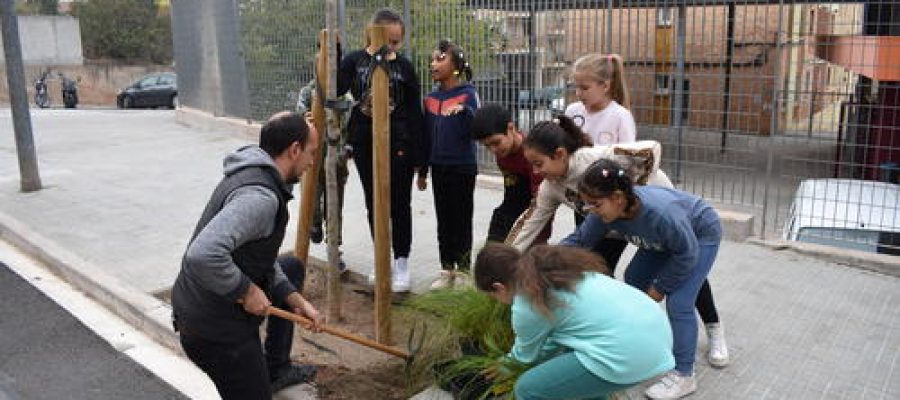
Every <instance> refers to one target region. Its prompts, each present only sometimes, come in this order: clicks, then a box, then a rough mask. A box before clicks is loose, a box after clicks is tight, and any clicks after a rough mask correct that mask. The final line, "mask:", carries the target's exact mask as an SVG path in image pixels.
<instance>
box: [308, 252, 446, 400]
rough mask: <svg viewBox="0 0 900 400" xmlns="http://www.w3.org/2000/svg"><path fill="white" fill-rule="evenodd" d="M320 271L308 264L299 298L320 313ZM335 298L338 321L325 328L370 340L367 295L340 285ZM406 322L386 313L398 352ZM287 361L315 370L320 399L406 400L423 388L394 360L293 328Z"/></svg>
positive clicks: (369, 297)
mask: <svg viewBox="0 0 900 400" xmlns="http://www.w3.org/2000/svg"><path fill="white" fill-rule="evenodd" d="M322 268H323V266H321V265H318V264H315V263H313V264H312V265H310V268H308V269H307V279H306V283H305V285H304V293H303V295H304V297H306V298H307V299H308V300H309V301H310V302H311V303H313V304H315V306H316V307H317V308H318V309H319V310H320V311H321V312H323V313H324V312H325V310H326V300H325V298H326V293H325V291H326V289H325V288H326V277H325V274H324V273H323V270H322ZM341 296H342V297H341V317H342V318H341V320H340V321H328V324H329V325H330V326H333V327H335V328H340V329H343V330H345V331H348V332H352V333H355V334H358V335H360V336H363V337H367V338H370V339H373V340H374V333H375V315H374V309H375V304H374V295H373V294H372V293H371V289H370V288H368V287H366V286H365V285H361V284H358V283H354V282H344V284H343V288H342V293H341ZM394 300H395V302H397V301H399V300H402V299H398V298H395V299H394ZM395 308H396V307H395ZM411 318H412V317H411V316H410V315H409V314H408V313H404V312H394V313H392V335H391V338H392V339H393V341H394V342H395V343H393V344H394V345H395V346H398V347H399V348H404V346H405V345H406V341H407V337H408V335H409V326H410V325H411ZM404 350H405V349H404ZM291 358H292V359H293V360H294V361H295V362H299V363H307V364H314V365H317V366H319V372H318V374H317V376H316V386H317V388H318V392H319V398H321V399H328V400H338V399H348V400H349V399H367V398H379V399H391V400H392V399H406V398H409V397H410V396H411V395H412V394H414V393H416V392H417V391H419V390H421V389H423V388H424V386H425V385H426V384H427V383H428V382H413V380H417V378H412V377H409V376H407V374H406V371H405V366H406V363H405V361H404V360H402V359H400V358H397V357H395V356H392V355H389V354H385V353H382V352H379V351H377V350H373V349H370V348H368V347H365V346H362V345H359V344H356V343H353V342H350V341H347V340H344V339H341V338H338V337H335V336H332V335H329V334H326V333H318V334H317V333H312V332H309V331H306V330H304V329H302V328H299V327H297V328H296V330H295V336H294V347H293V351H292V352H291ZM418 380H421V379H418Z"/></svg>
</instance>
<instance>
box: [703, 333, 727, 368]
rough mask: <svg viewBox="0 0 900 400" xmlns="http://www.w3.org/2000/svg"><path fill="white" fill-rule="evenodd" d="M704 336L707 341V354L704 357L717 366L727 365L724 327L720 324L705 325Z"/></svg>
mask: <svg viewBox="0 0 900 400" xmlns="http://www.w3.org/2000/svg"><path fill="white" fill-rule="evenodd" d="M706 338H707V341H708V342H709V354H708V355H707V357H706V359H707V360H708V361H709V364H710V365H712V366H713V367H717V368H722V367H724V366H726V365H728V346H727V345H726V344H725V328H724V327H722V324H720V323H714V324H708V325H706Z"/></svg>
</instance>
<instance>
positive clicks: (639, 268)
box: [625, 243, 719, 375]
mask: <svg viewBox="0 0 900 400" xmlns="http://www.w3.org/2000/svg"><path fill="white" fill-rule="evenodd" d="M718 252H719V244H718V243H716V244H714V245H713V244H707V245H700V250H699V253H700V254H698V257H697V264H696V265H694V269H693V270H691V275H690V276H688V278H687V279H686V280H685V281H684V282H682V284H681V286H679V287H677V288H676V289H675V290H674V291H672V293H669V294H668V295H667V296H666V313H667V314H668V315H669V324H670V325H672V339H673V340H674V343H673V349H672V350H673V351H672V353H673V355H674V356H675V370H677V371H678V372H679V373H681V374H683V375H690V374H692V373H693V372H694V359H695V353H696V351H697V316H696V315H695V314H694V309H695V307H694V304H695V302H696V300H697V292H698V291H699V290H700V285H702V284H703V282H704V281H705V280H706V275H709V271H710V269H712V265H713V261H715V260H716V253H718ZM670 258H671V256H670V255H668V254H666V253H661V252H656V251H649V250H644V249H639V250H638V252H637V254H635V256H634V259H632V260H631V264H628V269H627V270H626V271H625V282H626V283H628V284H629V285H631V286H634V287H636V288H638V289H640V290H647V288H648V287H649V286H650V284H651V283H652V282H653V280H654V278H656V277H657V275H659V272H660V269H662V268H664V267H665V266H666V265H668V264H669V262H670V261H671V260H670Z"/></svg>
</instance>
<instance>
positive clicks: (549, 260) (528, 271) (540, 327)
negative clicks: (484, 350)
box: [475, 243, 675, 400]
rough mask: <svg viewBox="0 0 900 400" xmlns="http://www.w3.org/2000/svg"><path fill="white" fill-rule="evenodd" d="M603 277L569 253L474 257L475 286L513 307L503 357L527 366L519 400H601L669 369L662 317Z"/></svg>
mask: <svg viewBox="0 0 900 400" xmlns="http://www.w3.org/2000/svg"><path fill="white" fill-rule="evenodd" d="M606 271H607V268H606V265H605V264H604V262H603V260H602V259H601V258H600V257H598V256H597V255H595V254H593V253H591V252H589V251H587V250H582V249H577V248H571V247H561V246H535V247H533V248H531V249H529V250H528V251H527V252H526V253H525V254H524V255H522V254H521V253H519V251H518V250H516V249H515V248H513V247H510V246H507V245H504V244H499V243H488V244H487V245H486V246H485V247H484V248H483V249H482V250H481V252H480V253H479V254H478V258H477V260H476V263H475V284H476V286H477V287H478V289H479V290H482V291H485V292H487V293H488V294H490V295H491V296H493V297H494V298H496V299H497V300H499V301H501V302H503V303H506V304H511V305H512V325H513V331H514V332H515V335H516V338H515V343H514V344H513V348H512V350H511V351H510V353H509V355H508V357H510V358H513V359H515V360H517V361H519V362H522V363H525V364H531V365H532V367H531V368H530V369H529V370H528V371H527V372H525V373H524V374H523V375H522V376H521V377H519V379H518V381H517V382H516V386H515V396H516V399H518V400H529V399H605V398H606V396H607V395H609V394H611V393H613V392H617V391H619V390H623V389H626V388H628V387H630V386H633V385H636V384H638V383H640V382H642V381H644V380H647V379H650V378H652V377H654V376H657V375H660V374H662V373H664V372H666V371H669V370H670V369H672V368H673V367H674V365H675V360H674V359H673V358H672V333H671V329H670V328H669V323H668V320H667V318H666V314H665V313H664V312H663V311H662V310H661V309H660V308H659V306H658V305H657V304H656V303H655V302H654V301H653V300H651V299H650V298H649V297H647V296H646V295H645V294H644V293H642V292H641V291H639V290H637V289H634V288H633V287H630V286H628V285H626V284H625V283H622V282H619V281H616V280H615V279H613V278H610V277H609V276H607V275H606Z"/></svg>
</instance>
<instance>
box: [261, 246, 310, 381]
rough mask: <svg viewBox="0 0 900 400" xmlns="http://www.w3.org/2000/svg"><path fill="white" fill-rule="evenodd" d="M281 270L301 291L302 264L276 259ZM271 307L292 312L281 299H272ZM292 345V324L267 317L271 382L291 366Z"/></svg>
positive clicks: (290, 257)
mask: <svg viewBox="0 0 900 400" xmlns="http://www.w3.org/2000/svg"><path fill="white" fill-rule="evenodd" d="M278 264H280V265H281V270H282V271H283V272H284V275H285V276H286V277H287V278H288V280H289V281H290V282H291V284H292V285H294V286H296V287H297V290H302V289H303V280H304V278H305V277H306V268H304V266H303V263H302V262H301V261H300V260H299V259H297V258H296V257H294V256H280V257H278ZM272 305H273V306H275V307H278V308H281V309H284V310H288V311H293V310H291V309H290V306H289V305H287V303H285V302H284V300H283V299H272ZM293 343H294V323H293V322H291V321H288V320H286V319H281V318H278V317H268V318H267V321H266V341H265V345H264V348H265V350H266V366H267V367H268V369H269V377H270V379H271V380H273V381H274V380H275V379H278V374H279V372H280V371H281V369H283V368H284V367H288V366H290V365H291V345H292V344H293Z"/></svg>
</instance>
